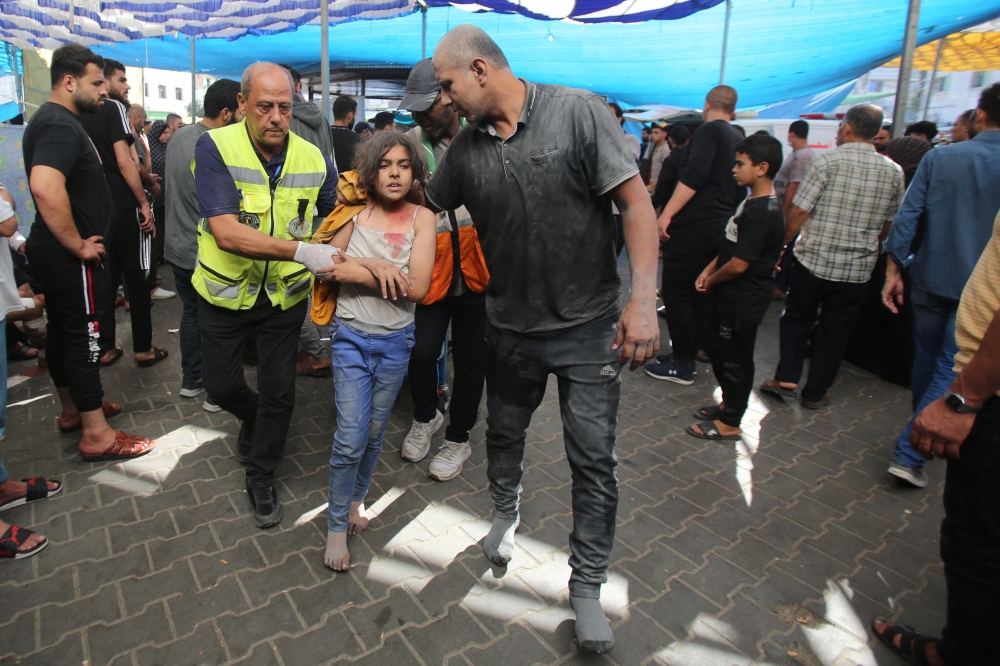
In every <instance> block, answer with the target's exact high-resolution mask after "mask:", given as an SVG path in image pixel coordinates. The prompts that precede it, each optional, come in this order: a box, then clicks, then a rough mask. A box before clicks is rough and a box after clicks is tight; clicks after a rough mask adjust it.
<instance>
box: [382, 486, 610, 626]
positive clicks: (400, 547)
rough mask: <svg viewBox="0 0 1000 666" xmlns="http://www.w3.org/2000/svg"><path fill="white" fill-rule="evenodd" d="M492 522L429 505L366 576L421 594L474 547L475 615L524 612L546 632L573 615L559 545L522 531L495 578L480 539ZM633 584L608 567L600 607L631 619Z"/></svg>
mask: <svg viewBox="0 0 1000 666" xmlns="http://www.w3.org/2000/svg"><path fill="white" fill-rule="evenodd" d="M489 530H490V522H489V521H487V520H482V519H479V518H477V517H476V516H474V515H472V514H471V513H469V512H467V511H463V510H462V509H458V508H456V507H453V506H449V505H447V504H442V503H440V502H432V503H430V504H428V505H427V507H425V508H424V510H423V511H421V513H420V514H419V515H418V516H416V517H415V518H414V519H413V520H411V521H410V522H408V523H407V524H406V525H405V526H403V528H402V529H400V531H399V532H398V533H397V534H396V535H395V536H394V537H393V538H392V540H390V541H389V543H387V544H386V545H385V547H384V548H383V549H382V550H383V554H382V555H380V556H378V557H376V558H375V559H374V560H373V561H372V562H371V563H370V564H369V566H368V572H367V578H368V579H370V580H373V581H377V582H379V583H381V584H383V585H387V586H393V585H399V584H405V585H406V587H407V588H409V589H410V590H411V591H413V592H414V593H416V594H419V593H420V592H421V591H422V590H423V589H424V588H425V587H426V586H427V585H428V584H429V583H430V582H431V581H432V580H433V579H434V577H435V576H437V575H439V574H441V573H442V572H443V571H444V570H445V569H447V568H448V567H449V566H451V564H452V563H453V562H454V560H455V558H456V557H458V556H459V555H460V554H461V553H463V552H465V551H467V550H468V549H470V548H472V549H475V551H476V552H477V554H478V555H479V557H482V564H483V567H484V573H483V574H482V576H481V577H480V579H479V582H478V583H477V584H474V585H473V586H472V587H471V588H470V590H469V592H468V593H467V594H466V595H465V597H464V598H463V599H462V603H463V604H464V605H465V606H466V607H467V608H468V609H469V610H470V611H472V612H474V613H477V614H482V615H486V616H490V617H494V618H497V619H499V620H501V621H503V622H509V621H512V620H515V619H517V618H519V617H523V618H524V620H525V621H526V622H527V623H528V624H529V625H531V626H532V627H534V628H535V629H537V630H540V631H544V632H547V633H553V632H555V630H556V628H557V627H558V626H559V625H560V624H561V623H562V622H564V621H566V620H572V619H573V618H574V617H575V614H574V613H573V610H572V608H570V607H569V604H568V596H569V590H568V587H567V583H568V581H569V575H570V571H571V570H570V567H569V564H568V563H567V560H568V556H567V555H566V553H564V552H563V551H561V550H560V549H558V548H556V547H555V546H552V545H550V544H547V543H545V542H543V541H539V540H538V539H532V538H531V537H527V536H521V535H517V536H516V537H515V539H514V542H515V549H514V557H513V559H512V560H511V562H510V564H509V565H508V566H507V570H506V572H505V574H504V575H503V576H502V577H500V578H496V577H494V575H493V569H492V568H491V567H490V566H489V564H488V562H486V559H485V557H483V556H482V555H481V551H480V545H479V541H480V540H481V539H482V538H483V537H484V536H486V534H487V533H488V532H489ZM628 603H629V601H628V581H627V579H625V578H624V577H623V576H620V575H618V574H616V573H613V572H610V573H609V575H608V582H607V584H605V585H604V587H603V588H602V590H601V605H602V606H603V607H604V610H605V612H607V613H608V614H609V615H610V616H611V617H612V618H622V617H626V609H627V607H628Z"/></svg>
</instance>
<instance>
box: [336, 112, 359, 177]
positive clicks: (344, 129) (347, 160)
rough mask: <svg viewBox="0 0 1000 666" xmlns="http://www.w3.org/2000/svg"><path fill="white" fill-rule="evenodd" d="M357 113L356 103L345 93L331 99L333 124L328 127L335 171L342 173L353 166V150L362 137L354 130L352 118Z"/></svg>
mask: <svg viewBox="0 0 1000 666" xmlns="http://www.w3.org/2000/svg"><path fill="white" fill-rule="evenodd" d="M357 115H358V103H357V101H355V100H354V99H352V98H350V97H348V96H347V95H340V96H339V97H337V99H335V100H333V125H332V126H331V127H330V138H331V139H332V140H333V158H334V161H335V162H336V166H337V173H344V172H345V171H350V170H351V169H353V168H354V151H355V150H357V147H358V144H359V143H361V140H362V137H361V135H360V134H358V133H357V132H355V131H354V130H353V129H351V128H352V127H354V119H355V117H357Z"/></svg>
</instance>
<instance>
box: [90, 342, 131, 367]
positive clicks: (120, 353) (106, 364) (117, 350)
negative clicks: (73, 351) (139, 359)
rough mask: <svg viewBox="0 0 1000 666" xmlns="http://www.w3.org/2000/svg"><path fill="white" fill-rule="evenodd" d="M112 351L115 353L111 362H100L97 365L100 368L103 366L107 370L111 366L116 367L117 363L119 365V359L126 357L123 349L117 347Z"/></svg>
mask: <svg viewBox="0 0 1000 666" xmlns="http://www.w3.org/2000/svg"><path fill="white" fill-rule="evenodd" d="M111 351H113V352H114V356H112V357H111V360H110V361H99V362H98V363H97V364H98V365H99V366H101V367H102V368H107V367H109V366H112V365H114V364H115V363H117V362H118V359H120V358H121V357H122V356H124V355H125V352H124V351H123V350H122V348H121V347H115V348H114V349H112V350H111Z"/></svg>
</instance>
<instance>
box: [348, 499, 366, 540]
mask: <svg viewBox="0 0 1000 666" xmlns="http://www.w3.org/2000/svg"><path fill="white" fill-rule="evenodd" d="M366 529H368V514H366V513H365V503H364V502H351V515H350V516H349V517H348V519H347V533H348V534H361V533H362V532H364V531H365V530H366Z"/></svg>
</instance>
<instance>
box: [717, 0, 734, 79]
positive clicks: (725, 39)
mask: <svg viewBox="0 0 1000 666" xmlns="http://www.w3.org/2000/svg"><path fill="white" fill-rule="evenodd" d="M732 11H733V2H732V0H726V27H725V28H724V29H723V31H722V65H721V66H720V67H719V85H720V86H721V85H722V84H723V83H725V82H726V48H727V47H728V46H729V15H730V14H731V13H732Z"/></svg>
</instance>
